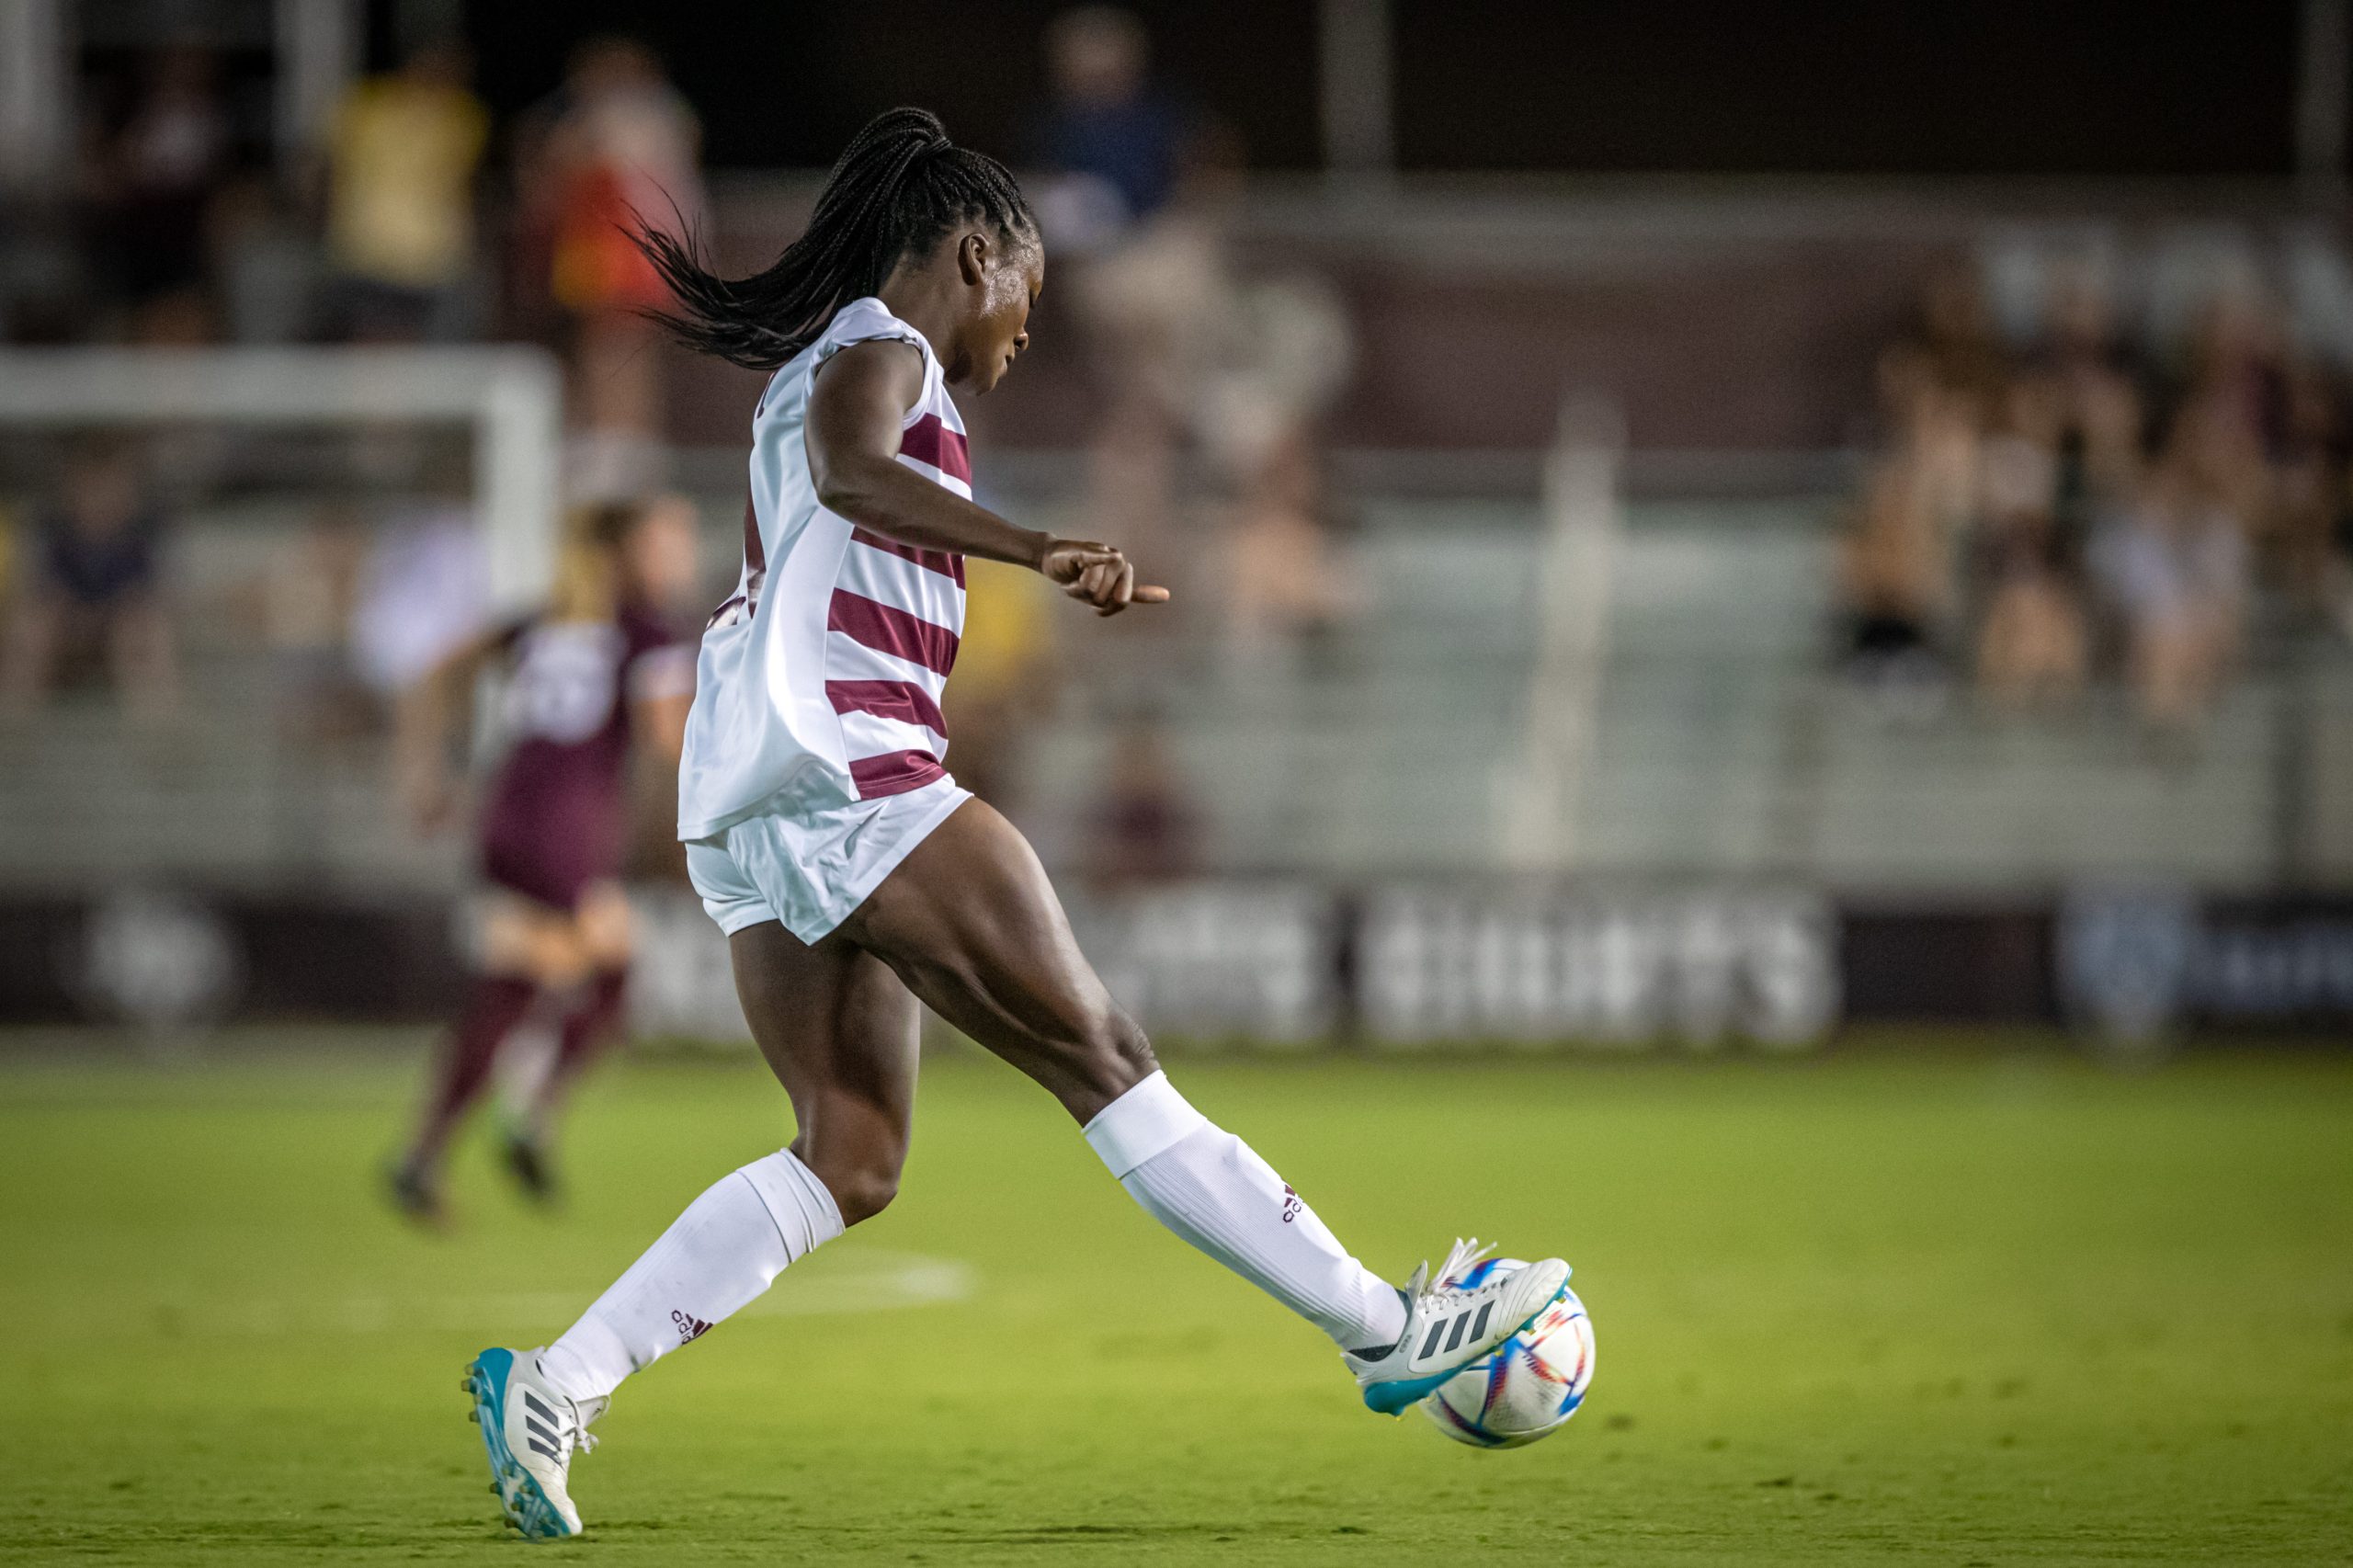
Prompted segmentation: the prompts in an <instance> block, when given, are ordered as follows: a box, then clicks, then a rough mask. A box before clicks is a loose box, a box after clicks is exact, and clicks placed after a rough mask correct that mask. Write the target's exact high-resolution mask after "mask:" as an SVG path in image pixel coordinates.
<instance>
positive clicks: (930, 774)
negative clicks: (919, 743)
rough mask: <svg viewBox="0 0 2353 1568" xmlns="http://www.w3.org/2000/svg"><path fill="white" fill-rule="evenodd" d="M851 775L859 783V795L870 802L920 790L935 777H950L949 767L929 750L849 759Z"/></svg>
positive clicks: (894, 752) (854, 782)
mask: <svg viewBox="0 0 2353 1568" xmlns="http://www.w3.org/2000/svg"><path fill="white" fill-rule="evenodd" d="M849 777H850V782H851V783H853V784H855V785H857V786H858V799H859V800H861V801H871V800H873V799H874V798H875V797H876V796H878V795H904V794H905V793H906V792H907V791H908V790H920V789H922V788H923V787H924V786H925V785H926V784H928V783H930V782H931V781H932V780H933V779H935V778H947V777H948V769H946V768H944V767H940V766H939V759H938V757H936V756H932V755H931V753H929V752H927V751H886V752H884V753H883V754H882V755H881V756H856V757H852V758H850V764H849Z"/></svg>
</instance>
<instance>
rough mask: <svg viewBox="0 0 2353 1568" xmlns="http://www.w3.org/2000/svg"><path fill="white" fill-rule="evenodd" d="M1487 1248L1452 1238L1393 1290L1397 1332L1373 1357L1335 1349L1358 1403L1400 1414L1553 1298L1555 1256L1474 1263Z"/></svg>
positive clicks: (1559, 1281) (1560, 1280) (1560, 1278)
mask: <svg viewBox="0 0 2353 1568" xmlns="http://www.w3.org/2000/svg"><path fill="white" fill-rule="evenodd" d="M1491 1250H1493V1249H1491V1248H1488V1247H1483V1246H1481V1245H1479V1244H1478V1242H1477V1241H1476V1240H1472V1241H1467V1242H1456V1243H1455V1244H1454V1247H1453V1250H1452V1251H1450V1252H1449V1253H1448V1254H1447V1255H1446V1262H1445V1263H1444V1264H1443V1265H1441V1266H1440V1267H1439V1268H1438V1278H1437V1280H1436V1281H1435V1282H1432V1280H1431V1279H1430V1266H1429V1265H1428V1264H1427V1263H1425V1264H1423V1265H1422V1266H1421V1267H1419V1268H1417V1269H1415V1271H1414V1277H1413V1278H1411V1279H1409V1280H1407V1281H1406V1282H1405V1288H1404V1290H1403V1291H1401V1292H1400V1294H1402V1295H1403V1296H1404V1298H1405V1332H1404V1334H1402V1335H1399V1336H1398V1339H1397V1343H1396V1344H1395V1345H1394V1346H1391V1347H1390V1348H1388V1349H1386V1350H1383V1351H1381V1353H1380V1354H1379V1355H1377V1356H1365V1355H1362V1354H1360V1353H1358V1352H1356V1351H1352V1350H1350V1351H1343V1352H1341V1355H1340V1359H1341V1360H1343V1361H1345V1362H1347V1366H1348V1369H1349V1370H1350V1371H1352V1372H1354V1373H1355V1374H1356V1375H1357V1383H1358V1387H1360V1388H1361V1389H1362V1390H1363V1392H1364V1402H1365V1403H1366V1404H1367V1405H1368V1406H1370V1408H1372V1409H1374V1410H1377V1411H1379V1412H1380V1413H1381V1415H1400V1414H1403V1413H1404V1410H1405V1408H1406V1407H1407V1406H1408V1405H1411V1404H1414V1403H1417V1402H1418V1401H1420V1400H1421V1399H1423V1398H1424V1397H1425V1396H1427V1394H1428V1393H1429V1392H1431V1391H1432V1390H1433V1389H1435V1388H1437V1387H1438V1384H1440V1383H1442V1382H1444V1381H1446V1380H1447V1379H1449V1378H1450V1377H1452V1376H1454V1374H1455V1373H1457V1372H1459V1371H1461V1369H1463V1368H1465V1367H1467V1366H1469V1365H1470V1364H1471V1363H1472V1362H1473V1361H1475V1360H1477V1359H1478V1358H1480V1357H1482V1356H1484V1355H1485V1354H1486V1353H1487V1352H1488V1351H1490V1350H1493V1349H1494V1348H1495V1346H1498V1345H1501V1344H1502V1343H1503V1342H1504V1341H1505V1340H1506V1339H1509V1338H1510V1337H1511V1336H1512V1335H1515V1334H1518V1332H1519V1331H1520V1330H1521V1329H1523V1328H1526V1327H1527V1326H1528V1325H1529V1324H1530V1323H1532V1322H1534V1321H1535V1319H1536V1315H1537V1314H1538V1313H1539V1312H1542V1311H1543V1310H1544V1309H1545V1308H1546V1307H1549V1306H1551V1305H1552V1302H1553V1301H1556V1300H1558V1299H1559V1297H1560V1294H1561V1291H1562V1290H1563V1287H1565V1286H1566V1285H1567V1284H1568V1282H1569V1266H1568V1265H1567V1264H1565V1263H1563V1262H1562V1261H1561V1260H1560V1259H1559V1258H1557V1257H1548V1258H1545V1259H1544V1260H1543V1261H1542V1262H1540V1263H1531V1264H1529V1265H1528V1266H1527V1267H1522V1268H1505V1267H1497V1266H1496V1265H1495V1264H1492V1263H1490V1264H1481V1262H1480V1259H1482V1258H1483V1257H1485V1256H1486V1255H1487V1254H1488V1252H1490V1251H1491Z"/></svg>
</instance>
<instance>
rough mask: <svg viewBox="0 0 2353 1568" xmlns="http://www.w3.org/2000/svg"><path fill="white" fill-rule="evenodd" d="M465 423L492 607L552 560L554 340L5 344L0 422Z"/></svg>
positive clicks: (547, 571) (556, 430) (533, 596)
mask: <svg viewBox="0 0 2353 1568" xmlns="http://www.w3.org/2000/svg"><path fill="white" fill-rule="evenodd" d="M371 419H408V420H431V421H441V420H447V421H450V422H453V423H454V422H463V423H466V424H468V425H469V426H472V431H473V436H474V443H473V463H474V483H473V493H474V495H475V497H476V503H477V505H476V516H477V517H478V519H479V526H480V528H481V529H482V537H483V559H484V562H486V566H487V570H488V573H489V592H490V598H491V603H492V605H493V606H494V608H498V609H500V610H508V609H515V608H521V607H524V606H527V605H529V604H532V603H534V602H536V601H537V600H538V599H539V598H540V597H542V596H543V595H544V594H545V592H546V590H547V586H548V583H549V580H550V577H551V574H552V572H553V569H554V562H555V541H556V517H557V506H558V500H559V460H560V456H561V452H562V443H563V374H562V372H561V370H560V369H559V368H558V367H557V365H556V362H555V359H554V358H553V357H552V356H551V355H549V354H548V353H547V352H546V351H545V350H543V349H540V348H533V347H524V346H517V345H501V346H496V347H375V346H367V347H234V348H134V347H74V348H5V349H0V424H6V425H17V426H45V425H46V426H76V425H81V426H86V425H137V424H168V423H172V422H175V421H191V422H193V421H204V422H208V423H214V424H223V423H225V424H246V425H315V424H335V423H350V422H355V421H365V420H371Z"/></svg>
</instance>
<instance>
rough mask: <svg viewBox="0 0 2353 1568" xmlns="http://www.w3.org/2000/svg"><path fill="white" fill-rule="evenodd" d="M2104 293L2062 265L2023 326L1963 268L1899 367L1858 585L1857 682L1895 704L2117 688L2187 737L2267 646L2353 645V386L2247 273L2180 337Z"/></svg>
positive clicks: (1928, 304)
mask: <svg viewBox="0 0 2353 1568" xmlns="http://www.w3.org/2000/svg"><path fill="white" fill-rule="evenodd" d="M2109 277H2110V275H2109V270H2108V269H2106V268H2104V267H2098V266H2095V265H2092V264H2089V263H2083V264H2068V263H2061V264H2057V265H2054V266H2052V267H2049V268H2048V269H2047V270H2046V272H2045V275H2044V277H2043V278H2042V279H2041V287H2040V289H2039V290H2037V306H2038V308H2037V310H2036V312H2035V315H2036V317H2037V319H2035V320H2033V321H2031V322H2030V323H2028V324H2026V330H2025V331H2024V332H2023V333H2018V332H2012V333H2005V332H2002V331H1998V330H1997V329H1996V326H1995V313H1994V312H1993V311H1991V310H1990V309H1989V306H1988V301H1987V291H1986V290H1985V289H1984V286H1983V278H1982V275H1981V273H1980V272H1979V271H1977V270H1975V269H1972V268H1965V267H1954V268H1952V269H1950V270H1948V271H1945V272H1943V273H1941V274H1939V275H1938V277H1937V278H1935V279H1934V280H1933V281H1932V282H1931V284H1930V285H1929V287H1928V289H1927V293H1926V297H1925V299H1924V301H1923V302H1922V305H1921V309H1920V312H1919V319H1918V322H1917V324H1916V325H1915V328H1914V329H1913V330H1912V331H1910V332H1909V333H1907V334H1906V335H1904V336H1902V337H1901V338H1899V339H1898V340H1897V341H1895V342H1893V343H1891V344H1890V345H1889V346H1888V347H1886V348H1885V350H1884V351H1883V352H1882V353H1881V356H1880V358H1879V362H1878V367H1877V387H1876V393H1877V396H1876V422H1877V439H1876V443H1875V445H1876V449H1875V452H1874V455H1873V457H1872V459H1871V461H1870V469H1869V472H1868V474H1867V477H1866V479H1865V481H1864V483H1863V485H1862V487H1861V493H1860V494H1859V496H1858V498H1857V500H1856V504H1855V506H1854V511H1853V516H1852V518H1851V521H1850V524H1849V527H1848V528H1847V534H1846V537H1845V541H1844V551H1843V553H1842V557H1841V568H1842V578H1843V582H1842V586H1843V597H1844V605H1845V610H1846V619H1845V629H1844V638H1845V650H1846V656H1847V660H1848V663H1849V666H1850V668H1851V669H1852V670H1853V671H1854V673H1855V674H1856V675H1857V676H1858V677H1859V679H1861V680H1863V681H1865V682H1867V683H1869V684H1870V686H1871V687H1873V688H1874V689H1877V690H1879V691H1881V692H1882V693H1884V694H1886V695H1887V696H1888V697H1889V698H1890V699H1892V700H1894V701H1896V702H1898V703H1901V704H1904V705H1907V706H1914V705H1926V706H1934V705H1937V704H1939V703H1940V702H1941V701H1942V700H1943V699H1945V698H1946V697H1947V696H1948V695H1949V693H1950V692H1951V691H1952V690H1954V689H1955V688H1956V687H1964V686H1965V687H1969V688H1972V689H1973V691H1974V692H1975V693H1976V694H1977V695H1978V696H1979V697H1980V698H1982V699H1983V700H1984V702H1985V703H1986V704H1987V705H1989V706H1991V707H1994V708H1996V709H2006V710H2018V709H2029V708H2037V707H2043V708H2050V707H2058V708H2065V707H2067V706H2069V705H2071V704H2073V703H2075V701H2076V700H2077V699H2079V698H2080V697H2081V696H2082V695H2083V694H2084V693H2085V692H2086V688H2087V687H2088V686H2089V685H2091V684H2092V683H2094V682H2096V681H2099V680H2101V679H2103V678H2112V679H2115V680H2118V681H2120V682H2121V683H2122V685H2123V687H2124V688H2125V689H2126V690H2127V691H2128V692H2129V694H2130V698H2131V703H2132V706H2133V708H2134V710H2135V711H2136V712H2137V713H2138V715H2139V717H2140V718H2141V719H2142V720H2143V722H2145V723H2146V724H2147V726H2148V727H2149V729H2150V731H2151V733H2153V734H2154V736H2156V737H2158V738H2160V739H2161V740H2165V741H2169V742H2170V741H2183V740H2188V739H2190V738H2192V737H2194V736H2195V734H2196V733H2197V731H2198V729H2199V727H2200V723H2201V722H2202V721H2203V720H2204V719H2205V717H2206V716H2207V715H2208V713H2209V712H2210V711H2211V709H2212V707H2213V705H2214V703H2215V701H2216V699H2217V698H2218V696H2219V695H2220V694H2221V693H2222V691H2223V690H2224V689H2225V688H2226V687H2227V685H2228V683H2229V681H2230V679H2231V677H2232V676H2233V675H2234V672H2236V671H2238V670H2240V669H2242V668H2243V667H2244V666H2245V663H2246V661H2247V658H2248V656H2249V652H2250V647H2251V644H2253V643H2255V642H2256V641H2257V640H2258V639H2260V638H2261V637H2262V636H2264V635H2266V634H2267V633H2269V632H2271V631H2277V630H2279V629H2280V628H2291V627H2293V626H2296V625H2298V624H2301V623H2304V622H2308V621H2311V620H2314V619H2321V618H2327V619H2334V620H2336V622H2337V623H2338V624H2340V625H2342V626H2345V627H2347V629H2348V630H2353V417H2349V416H2348V415H2349V411H2353V402H2348V394H2353V388H2348V386H2347V381H2346V380H2345V378H2344V376H2343V375H2342V374H2341V373H2340V372H2339V370H2338V369H2336V367H2334V366H2332V365H2331V364H2329V363H2328V362H2327V361H2326V360H2325V358H2323V357H2322V356H2320V355H2318V354H2316V353H2314V352H2311V351H2309V350H2308V349H2306V348H2305V347H2302V346H2300V345H2299V344H2298V343H2297V342H2296V341H2295V339H2294V337H2293V335H2291V334H2290V332H2289V331H2288V330H2287V328H2286V326H2285V324H2284V323H2283V316H2282V313H2281V312H2280V310H2279V306H2278V304H2277V303H2276V301H2274V299H2273V297H2272V296H2271V295H2270V293H2269V292H2268V290H2266V289H2265V288H2264V287H2263V286H2262V285H2261V284H2260V283H2259V282H2258V281H2257V280H2256V278H2253V277H2252V276H2250V275H2236V276H2231V277H2228V278H2224V279H2222V280H2221V281H2219V282H2218V283H2217V284H2216V285H2215V286H2214V287H2212V288H2211V290H2209V291H2208V292H2207V293H2206V295H2205V297H2204V298H2203V300H2202V302H2201V303H2200V304H2199V306H2198V307H2197V308H2196V309H2195V310H2194V311H2192V312H2189V313H2188V316H2187V318H2186V320H2185V321H2184V322H2183V324H2182V325H2181V327H2180V329H2179V330H2177V331H2174V332H2171V333H2157V332H2143V333H2133V332H2131V331H2128V330H2127V327H2126V324H2125V312H2124V311H2123V310H2122V309H2121V308H2120V301H2119V300H2118V298H2117V290H2115V289H2114V288H2113V287H2112V286H2111V284H2110V281H2109Z"/></svg>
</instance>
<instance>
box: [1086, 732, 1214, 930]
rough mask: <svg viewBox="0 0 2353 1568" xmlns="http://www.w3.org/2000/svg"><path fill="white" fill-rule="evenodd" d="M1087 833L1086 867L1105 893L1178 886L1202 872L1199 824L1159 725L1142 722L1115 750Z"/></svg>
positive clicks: (1120, 739)
mask: <svg viewBox="0 0 2353 1568" xmlns="http://www.w3.org/2000/svg"><path fill="white" fill-rule="evenodd" d="M1088 826H1089V828H1090V830H1091V835H1092V838H1093V843H1092V844H1091V846H1089V850H1088V854H1087V857H1086V860H1087V865H1088V867H1089V868H1090V869H1091V871H1092V873H1093V880H1094V881H1095V882H1096V884H1097V886H1098V887H1101V888H1103V889H1105V890H1107V891H1112V892H1116V891H1119V890H1120V889H1122V888H1128V887H1134V886H1136V885H1138V884H1142V883H1150V882H1165V881H1176V880H1177V879H1179V878H1183V877H1188V876H1191V875H1193V874H1194V873H1195V872H1197V871H1198V870H1199V869H1200V823H1199V818H1198V817H1197V816H1196V815H1195V813H1194V811H1193V808H1192V805H1191V803H1190V801H1189V800H1188V791H1187V790H1186V789H1185V787H1184V783H1183V780H1182V778H1180V777H1179V775H1178V773H1177V769H1176V761H1175V759H1174V758H1173V757H1172V756H1170V755H1169V752H1168V744H1167V739H1166V737H1165V734H1164V733H1162V730H1161V727H1160V726H1159V725H1158V724H1157V723H1154V722H1152V721H1150V720H1142V721H1139V722H1136V723H1134V724H1131V725H1130V726H1129V727H1128V729H1127V730H1126V731H1125V732H1124V733H1121V734H1120V736H1119V738H1118V739H1117V740H1116V741H1115V742H1114V743H1113V744H1112V746H1111V756H1110V770H1109V773H1108V777H1107V778H1105V779H1104V782H1103V795H1102V798H1101V800H1099V801H1097V803H1096V806H1095V808H1094V810H1093V811H1092V812H1090V813H1089V814H1088Z"/></svg>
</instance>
